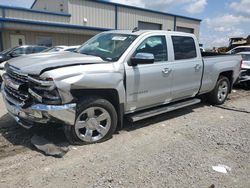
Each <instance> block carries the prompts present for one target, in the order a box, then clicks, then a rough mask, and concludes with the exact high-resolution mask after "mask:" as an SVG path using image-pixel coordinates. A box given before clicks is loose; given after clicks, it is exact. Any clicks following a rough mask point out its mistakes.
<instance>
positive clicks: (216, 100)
mask: <svg viewBox="0 0 250 188" xmlns="http://www.w3.org/2000/svg"><path fill="white" fill-rule="evenodd" d="M222 84H226V85H227V91H225V95H223V96H224V97H223V98H220V97H219V92H220V91H219V88H220V86H221V85H222ZM229 91H230V82H229V79H228V78H227V77H225V76H220V77H219V79H218V81H217V83H216V86H215V88H214V89H213V91H211V92H210V93H209V94H208V95H207V99H208V101H209V102H210V103H211V104H214V105H221V104H223V103H224V102H225V101H226V99H227V97H228V94H229Z"/></svg>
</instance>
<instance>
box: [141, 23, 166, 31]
mask: <svg viewBox="0 0 250 188" xmlns="http://www.w3.org/2000/svg"><path fill="white" fill-rule="evenodd" d="M138 28H139V29H141V30H147V29H148V30H161V29H162V24H157V23H150V22H142V21H139V22H138Z"/></svg>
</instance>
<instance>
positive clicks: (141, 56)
mask: <svg viewBox="0 0 250 188" xmlns="http://www.w3.org/2000/svg"><path fill="white" fill-rule="evenodd" d="M154 61H155V57H154V54H151V53H137V54H136V55H135V56H134V57H131V59H130V66H136V65H138V64H153V63H154Z"/></svg>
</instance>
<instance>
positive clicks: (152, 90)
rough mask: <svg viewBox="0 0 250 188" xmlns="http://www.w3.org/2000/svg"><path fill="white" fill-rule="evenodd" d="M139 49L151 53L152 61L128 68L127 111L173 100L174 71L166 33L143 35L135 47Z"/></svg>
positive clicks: (137, 50)
mask: <svg viewBox="0 0 250 188" xmlns="http://www.w3.org/2000/svg"><path fill="white" fill-rule="evenodd" d="M136 53H152V54H154V57H155V62H154V63H153V64H140V65H137V66H129V65H128V63H125V69H126V95H127V96H126V98H127V103H126V104H127V106H126V111H127V112H133V111H135V110H139V109H143V108H146V107H151V106H155V105H158V104H164V103H168V102H169V101H170V100H171V81H172V74H171V72H170V71H168V50H167V43H166V36H165V35H154V36H147V37H144V38H143V39H142V40H141V42H140V43H139V44H138V45H137V46H136V49H135V50H133V52H132V56H134V55H135V54H136Z"/></svg>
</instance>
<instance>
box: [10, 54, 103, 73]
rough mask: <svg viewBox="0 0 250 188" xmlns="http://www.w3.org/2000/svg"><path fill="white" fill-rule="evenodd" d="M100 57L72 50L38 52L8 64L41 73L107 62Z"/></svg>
mask: <svg viewBox="0 0 250 188" xmlns="http://www.w3.org/2000/svg"><path fill="white" fill-rule="evenodd" d="M105 62H106V61H103V60H102V59H101V58H100V57H96V56H90V55H83V54H79V53H72V52H53V53H38V54H32V55H25V56H21V57H17V58H14V59H11V60H9V61H8V64H9V65H10V66H12V67H15V68H16V69H18V70H20V71H21V72H23V73H26V74H32V75H40V74H41V73H42V72H44V71H46V70H52V69H55V68H59V67H64V66H71V65H72V66H73V65H80V64H93V63H105Z"/></svg>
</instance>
